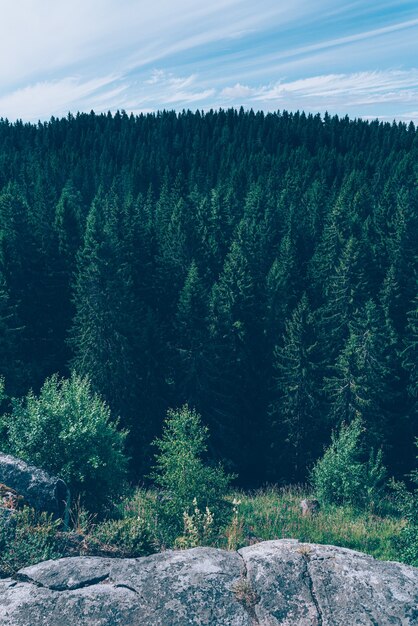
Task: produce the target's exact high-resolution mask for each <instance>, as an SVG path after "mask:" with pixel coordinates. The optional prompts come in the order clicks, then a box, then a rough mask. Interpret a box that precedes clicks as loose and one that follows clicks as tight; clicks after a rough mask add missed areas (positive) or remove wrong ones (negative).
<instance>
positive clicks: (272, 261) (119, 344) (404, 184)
mask: <svg viewBox="0 0 418 626" xmlns="http://www.w3.org/2000/svg"><path fill="white" fill-rule="evenodd" d="M417 153H418V133H417V130H416V129H415V127H414V125H413V124H412V123H411V124H410V125H409V126H406V125H404V124H387V123H379V122H377V121H376V122H363V121H360V120H350V119H348V118H343V119H339V118H337V117H332V118H331V117H329V116H325V117H324V118H323V119H322V118H321V117H320V116H319V115H317V116H312V115H305V114H303V113H295V114H290V113H287V112H285V111H283V112H281V113H276V114H263V113H254V112H252V111H250V112H244V111H243V110H242V109H241V110H240V111H236V110H228V111H217V112H213V111H210V112H208V113H206V114H203V113H200V112H196V113H191V112H183V113H182V114H178V115H177V114H175V113H172V112H162V113H158V114H156V115H154V114H150V115H140V116H138V117H134V116H132V115H131V116H127V115H126V114H125V113H117V114H116V115H114V116H112V115H110V114H108V115H95V114H94V113H93V112H92V113H91V114H90V115H88V114H78V115H76V116H72V115H69V116H68V117H67V118H65V119H51V121H50V122H48V123H44V124H41V123H40V124H38V125H30V124H23V123H21V122H19V123H16V124H10V123H8V122H7V121H4V120H3V121H1V123H0V229H1V230H0V235H1V238H0V246H1V248H0V327H1V334H0V342H1V346H0V348H1V349H0V375H1V376H3V377H4V378H5V383H6V395H7V396H8V397H11V396H14V397H16V396H17V397H19V396H22V395H24V394H26V393H27V391H28V390H29V388H33V389H34V391H35V393H37V392H38V391H39V388H40V386H41V385H42V383H43V381H44V380H45V378H46V377H48V376H50V375H51V374H53V373H56V372H57V373H59V375H62V376H67V375H68V373H69V371H70V370H71V369H75V370H76V371H77V372H78V373H80V374H81V375H83V376H84V375H87V376H88V377H89V378H90V380H91V384H92V386H93V389H94V390H95V391H97V392H99V393H100V394H101V395H102V397H103V398H104V399H105V400H106V401H107V403H108V404H109V406H110V408H111V411H112V413H113V414H114V415H115V416H120V423H119V425H120V427H123V428H126V429H128V430H129V435H128V440H127V446H128V452H129V454H130V456H131V472H132V476H133V477H135V478H136V479H143V477H144V475H145V474H146V473H147V472H148V471H149V467H150V459H151V458H152V454H153V450H152V448H150V443H151V441H152V440H153V439H154V438H155V436H156V435H158V434H159V433H160V431H161V427H162V422H163V419H164V416H165V414H166V410H167V408H168V407H177V406H181V405H183V404H184V403H186V402H187V403H189V405H190V406H192V407H195V408H196V410H197V411H198V412H199V413H200V414H201V415H202V419H203V421H204V423H205V424H206V425H207V426H208V427H209V431H210V433H211V440H210V450H209V451H210V455H211V457H212V458H213V459H216V460H221V461H222V462H223V463H224V465H225V466H226V468H227V469H228V470H230V471H233V472H236V473H237V474H238V475H239V480H240V482H241V484H242V485H243V486H257V485H260V484H262V483H264V482H265V481H270V482H278V483H282V484H284V483H287V482H300V481H304V480H306V478H307V475H308V470H309V468H310V467H311V466H312V464H313V462H314V461H315V460H316V459H317V458H318V457H319V456H320V455H321V454H322V452H323V448H324V446H325V445H328V443H329V440H330V434H331V431H332V430H333V429H335V428H337V427H338V426H339V425H340V424H341V423H343V422H347V423H349V422H351V421H352V420H353V418H354V417H357V416H360V417H361V418H362V420H363V423H364V424H365V428H366V435H367V440H366V447H367V450H369V449H370V448H375V449H378V448H382V449H383V454H384V461H385V464H386V466H387V468H388V470H389V474H394V475H395V476H397V477H403V476H404V475H405V474H406V473H407V472H410V471H411V470H412V469H413V467H414V459H415V453H416V451H415V449H414V435H416V433H417V428H416V427H417V423H416V372H417V370H416V362H417V353H416V351H417V300H416V297H417V295H416V278H417V277H416V267H417V265H416V260H417V241H418V228H417V221H418V212H417V206H418V202H417V201H418V189H417V163H418V160H417V156H418V154H417ZM7 408H8V405H7V398H6V401H5V410H6V409H7ZM0 434H1V433H0Z"/></svg>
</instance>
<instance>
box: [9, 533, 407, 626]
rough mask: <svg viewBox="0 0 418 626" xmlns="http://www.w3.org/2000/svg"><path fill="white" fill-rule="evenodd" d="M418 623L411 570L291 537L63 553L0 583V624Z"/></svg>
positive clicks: (244, 625) (223, 625)
mask: <svg viewBox="0 0 418 626" xmlns="http://www.w3.org/2000/svg"><path fill="white" fill-rule="evenodd" d="M41 624H42V625H43V626H45V625H46V626H61V625H63V624H65V625H66V626H73V625H74V626H75V625H84V624H85V625H88V626H99V625H100V626H116V625H117V626H125V625H126V626H131V625H144V626H148V625H149V626H159V625H161V626H176V625H179V626H180V625H188V624H192V625H193V624H195V625H202V626H203V625H204V626H212V625H213V626H257V625H261V626H276V625H279V624H280V625H283V626H340V625H341V626H356V625H364V626H367V625H369V624H370V625H371V626H386V625H388V626H389V625H396V626H404V625H405V626H407V625H408V626H409V625H418V568H413V567H408V566H406V565H402V564H400V563H387V562H382V561H376V560H374V559H373V558H372V557H370V556H367V555H365V554H361V553H359V552H354V551H352V550H347V549H344V548H336V547H333V546H320V545H312V544H300V543H298V542H297V541H292V540H278V541H267V542H263V543H258V544H255V545H253V546H250V547H248V548H243V549H242V550H239V552H226V551H224V550H218V549H215V548H194V549H192V550H186V551H169V552H164V553H161V554H155V555H152V556H149V557H144V558H140V559H109V558H99V557H72V558H66V559H59V560H57V561H46V562H44V563H39V564H37V565H34V566H32V567H27V568H25V569H22V570H20V572H18V574H17V575H16V578H15V579H13V580H12V579H4V580H0V625H1V626H40V625H41Z"/></svg>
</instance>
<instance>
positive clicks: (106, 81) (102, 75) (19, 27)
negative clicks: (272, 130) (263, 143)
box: [0, 0, 418, 121]
mask: <svg viewBox="0 0 418 626" xmlns="http://www.w3.org/2000/svg"><path fill="white" fill-rule="evenodd" d="M11 25H13V27H11ZM414 58H418V7H416V6H414V3H412V2H410V1H409V0H398V1H397V2H395V1H394V0H382V1H381V2H380V3H378V5H373V4H365V3H364V2H361V1H359V0H352V1H351V2H347V3H343V4H341V3H335V0H318V3H316V4H315V5H314V4H313V3H312V2H311V1H310V0H292V2H290V1H287V2H286V1H284V2H281V3H277V1H276V0H263V2H262V3H261V5H260V4H258V5H256V4H254V3H253V2H252V0H212V2H211V3H204V4H202V3H196V2H195V0H176V2H175V3H174V2H173V1H172V0H154V2H153V3H144V2H139V1H138V0H124V1H123V2H117V1H116V0H89V2H87V3H86V2H85V1H84V0H72V2H71V3H64V2H57V1H56V0H42V2H39V0H20V1H19V3H12V2H11V0H5V3H4V6H2V21H1V22H0V116H3V117H6V116H7V117H8V118H9V119H11V120H13V119H16V118H23V119H24V120H32V121H37V119H48V118H49V117H50V116H51V115H55V116H59V115H66V113H67V112H68V111H69V110H71V111H72V112H75V111H77V110H80V111H90V110H91V109H92V108H93V109H95V110H97V111H106V110H108V109H110V110H113V111H114V110H116V109H122V108H123V109H125V110H127V111H130V110H132V111H135V112H138V111H141V110H143V111H149V110H157V109H163V108H176V109H182V108H188V107H191V108H194V107H197V106H198V107H199V108H203V109H207V108H209V107H219V106H222V107H227V106H232V105H236V106H240V105H243V106H245V107H253V108H263V109H265V110H272V109H275V108H288V109H302V108H303V109H305V110H307V111H313V112H316V111H320V112H323V111H325V110H328V111H330V112H335V113H339V114H342V115H344V114H345V113H349V114H350V115H355V116H359V115H363V116H365V117H376V116H381V117H382V119H383V118H385V116H392V117H397V118H398V119H405V116H408V115H413V116H414V117H413V119H416V117H415V116H416V111H417V110H418V100H417V91H418V70H417V69H416V68H414V67H413V66H411V59H414ZM411 112H412V113H411Z"/></svg>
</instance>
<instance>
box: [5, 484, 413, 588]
mask: <svg viewBox="0 0 418 626" xmlns="http://www.w3.org/2000/svg"><path fill="white" fill-rule="evenodd" d="M310 495H311V494H309V492H308V490H307V489H304V488H297V487H292V488H285V489H283V488H276V487H268V488H265V489H262V490H259V491H256V492H235V493H232V494H230V496H229V497H228V500H229V501H230V505H231V508H230V513H231V516H230V522H229V523H228V525H227V526H223V527H220V528H219V524H218V525H217V524H216V520H215V522H213V516H212V515H210V516H209V518H208V517H207V516H205V515H204V513H203V512H200V511H199V510H198V509H196V510H195V513H194V514H191V515H189V516H186V517H187V520H186V521H187V524H186V523H185V529H184V534H183V535H182V536H181V537H177V539H176V540H175V541H174V542H173V543H172V544H171V545H167V544H166V543H165V540H164V537H165V532H164V531H165V528H164V525H163V522H162V521H161V520H160V519H159V516H158V500H159V496H158V493H157V492H156V491H151V490H148V491H146V490H144V489H137V490H136V491H135V492H134V493H132V494H131V495H130V496H129V497H124V498H122V499H121V500H120V502H119V503H118V504H116V505H115V506H114V508H113V510H112V511H110V512H109V513H110V515H109V519H107V520H105V521H102V522H100V523H98V522H96V520H95V518H94V517H92V516H90V515H88V514H86V513H85V511H83V510H82V509H81V508H80V507H75V509H74V515H73V518H72V528H71V530H70V532H62V530H60V529H59V527H58V526H57V522H53V521H52V520H51V518H50V517H48V516H46V515H45V514H35V513H34V512H33V511H31V510H30V509H23V511H18V512H17V513H16V517H15V521H14V523H13V524H10V525H9V526H7V525H6V526H4V527H3V528H2V527H1V525H0V577H2V576H10V575H13V574H14V573H15V572H16V571H17V570H18V569H20V568H21V567H25V566H27V565H30V564H33V563H37V562H38V561H41V560H44V559H48V558H58V557H60V556H76V555H79V554H82V555H88V554H92V555H100V556H115V557H116V556H118V557H138V556H143V555H146V554H151V553H153V552H158V551H160V550H164V549H166V548H171V547H182V548H187V547H194V546H197V545H206V546H214V547H219V548H225V549H229V550H236V549H239V548H241V547H243V546H246V545H249V544H252V543H256V542H258V541H266V540H271V539H282V538H291V539H298V540H299V541H301V542H303V543H319V544H331V545H336V546H342V547H346V548H351V549H353V550H358V551H360V552H365V553H367V554H371V555H372V556H374V557H375V558H378V559H383V560H395V561H396V560H403V559H402V554H400V553H399V549H398V548H397V546H399V545H400V543H399V541H398V539H399V537H400V534H401V531H402V529H403V528H404V527H405V524H406V521H405V520H404V519H403V518H402V517H401V516H400V515H399V514H397V513H396V511H395V509H394V507H393V505H392V504H391V502H390V500H388V501H386V502H384V503H383V505H382V504H381V506H380V508H379V512H377V511H373V510H371V509H369V510H366V511H359V510H355V509H354V508H352V507H349V506H330V505H326V506H322V507H321V508H320V510H319V512H318V513H317V514H314V515H311V516H303V515H302V512H301V509H300V501H301V500H302V499H303V498H309V496H310ZM212 522H213V523H212ZM405 558H406V561H408V559H409V557H408V556H406V557H405Z"/></svg>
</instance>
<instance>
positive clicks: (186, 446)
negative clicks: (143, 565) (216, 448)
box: [152, 405, 232, 543]
mask: <svg viewBox="0 0 418 626" xmlns="http://www.w3.org/2000/svg"><path fill="white" fill-rule="evenodd" d="M207 440H208V429H207V427H206V426H204V425H203V424H202V422H201V419H200V416H199V415H198V414H197V413H196V411H194V410H191V409H189V407H188V406H187V405H185V406H183V407H182V408H180V409H178V410H175V411H173V410H170V411H168V414H167V418H166V421H165V427H164V432H163V435H162V437H161V438H160V439H157V440H156V441H155V442H154V445H155V446H156V447H157V449H158V453H157V455H156V462H155V467H154V471H153V474H152V477H153V479H154V481H155V483H156V484H157V486H158V487H159V488H160V489H161V494H160V498H159V501H158V507H157V508H158V512H159V526H160V530H161V531H162V535H163V541H165V542H168V543H173V541H174V540H175V539H176V537H177V536H178V535H179V534H180V533H181V531H182V530H183V525H184V520H185V517H184V516H185V514H186V515H188V516H193V515H194V514H195V509H196V508H197V509H198V510H199V511H205V510H206V508H208V509H209V511H210V513H211V515H212V516H213V517H214V523H213V525H214V527H215V526H219V525H221V524H222V523H223V522H224V521H225V520H226V516H227V512H228V511H229V510H230V504H229V503H228V502H226V500H225V496H226V494H227V492H228V489H229V485H230V482H231V479H232V476H230V475H228V474H226V473H225V471H224V469H223V468H222V467H221V466H216V467H215V466H210V465H208V464H205V463H204V460H203V457H204V454H205V453H206V450H207Z"/></svg>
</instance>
